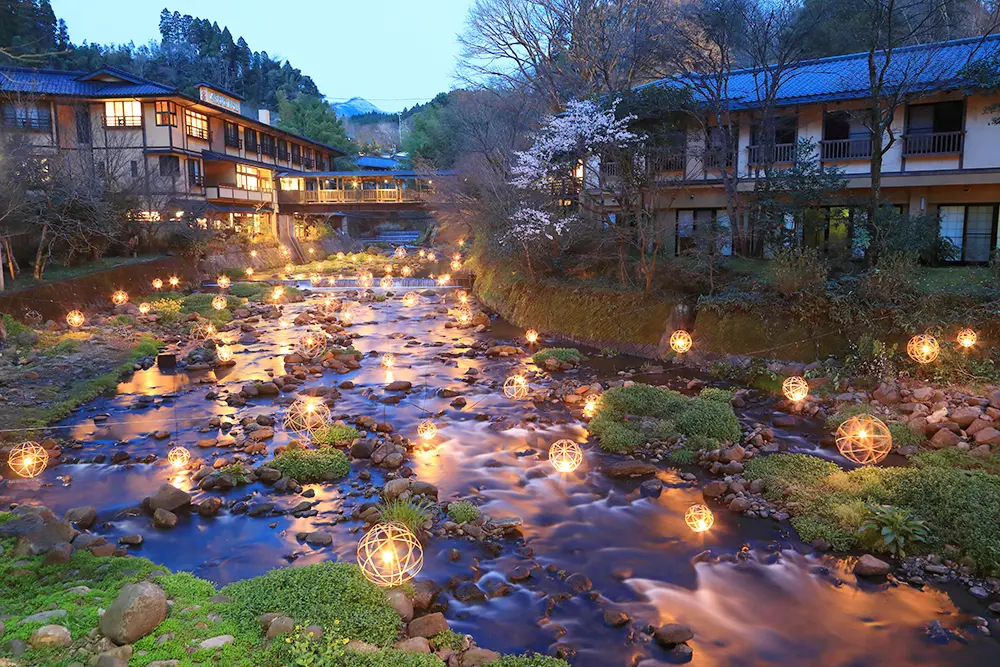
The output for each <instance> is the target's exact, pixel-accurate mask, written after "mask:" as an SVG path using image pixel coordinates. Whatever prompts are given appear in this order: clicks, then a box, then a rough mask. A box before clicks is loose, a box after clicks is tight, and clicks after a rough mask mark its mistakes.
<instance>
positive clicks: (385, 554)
mask: <svg viewBox="0 0 1000 667" xmlns="http://www.w3.org/2000/svg"><path fill="white" fill-rule="evenodd" d="M423 564H424V550H423V548H422V547H421V546H420V540H418V539H417V536H416V535H414V534H413V532H411V531H410V529H409V528H407V527H406V526H404V525H403V524H401V523H398V522H396V521H391V522H389V523H379V524H376V525H375V527H374V528H372V529H371V530H370V531H368V532H367V533H366V534H365V536H364V537H362V538H361V541H360V542H358V565H359V566H360V567H361V572H362V574H364V575H365V578H366V579H368V580H369V581H371V582H372V583H374V584H377V585H379V586H386V587H388V586H401V585H402V584H404V583H406V582H407V581H409V580H410V579H413V577H415V576H417V573H419V572H420V568H421V567H423Z"/></svg>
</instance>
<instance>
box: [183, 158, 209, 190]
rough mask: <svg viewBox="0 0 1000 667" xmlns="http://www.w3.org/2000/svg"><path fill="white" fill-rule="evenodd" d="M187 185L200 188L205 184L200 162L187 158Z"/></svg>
mask: <svg viewBox="0 0 1000 667" xmlns="http://www.w3.org/2000/svg"><path fill="white" fill-rule="evenodd" d="M187 169H188V185H195V186H201V185H204V184H205V178H204V176H202V174H201V160H197V159H194V158H188V161H187Z"/></svg>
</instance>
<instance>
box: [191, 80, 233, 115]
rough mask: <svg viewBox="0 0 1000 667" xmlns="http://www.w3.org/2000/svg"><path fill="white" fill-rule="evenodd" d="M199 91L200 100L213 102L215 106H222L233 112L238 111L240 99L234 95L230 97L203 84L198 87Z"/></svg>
mask: <svg viewBox="0 0 1000 667" xmlns="http://www.w3.org/2000/svg"><path fill="white" fill-rule="evenodd" d="M198 90H199V91H200V92H201V101H202V102H208V103H209V104H214V105H215V106H217V107H222V108H223V109H227V110H229V111H232V112H233V113H239V112H240V101H239V100H238V99H236V98H235V97H230V96H229V95H226V94H224V93H220V92H219V91H217V90H212V89H211V88H207V87H205V86H201V87H200V88H199V89H198Z"/></svg>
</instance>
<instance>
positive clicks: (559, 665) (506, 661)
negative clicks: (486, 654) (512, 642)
mask: <svg viewBox="0 0 1000 667" xmlns="http://www.w3.org/2000/svg"><path fill="white" fill-rule="evenodd" d="M487 667H569V663H568V662H566V661H565V660H560V659H559V658H551V657H549V656H547V655H537V654H532V655H528V654H524V655H505V656H503V657H502V658H500V659H499V660H494V661H493V662H491V663H488V665H487Z"/></svg>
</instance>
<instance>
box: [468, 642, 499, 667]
mask: <svg viewBox="0 0 1000 667" xmlns="http://www.w3.org/2000/svg"><path fill="white" fill-rule="evenodd" d="M499 659H500V654H499V653H497V652H496V651H491V650H489V649H486V648H479V647H478V646H477V647H475V648H470V649H469V650H468V651H466V652H465V653H463V654H462V667H482V666H483V665H488V664H490V663H492V662H496V661H497V660H499Z"/></svg>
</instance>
